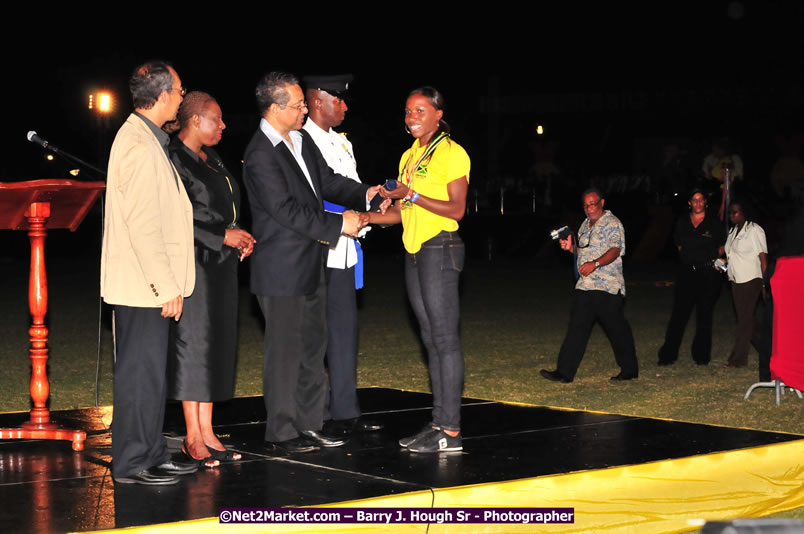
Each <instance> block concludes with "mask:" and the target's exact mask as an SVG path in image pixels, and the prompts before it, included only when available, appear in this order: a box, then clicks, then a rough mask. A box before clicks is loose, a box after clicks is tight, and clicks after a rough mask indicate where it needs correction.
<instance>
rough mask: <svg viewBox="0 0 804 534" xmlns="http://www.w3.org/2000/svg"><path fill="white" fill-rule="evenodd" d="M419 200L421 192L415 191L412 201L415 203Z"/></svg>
mask: <svg viewBox="0 0 804 534" xmlns="http://www.w3.org/2000/svg"><path fill="white" fill-rule="evenodd" d="M417 200H419V193H416V192H415V191H414V192H413V196H412V197H410V203H411V204H415V203H416V201H417Z"/></svg>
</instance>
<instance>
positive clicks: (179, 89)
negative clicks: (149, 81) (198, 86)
mask: <svg viewBox="0 0 804 534" xmlns="http://www.w3.org/2000/svg"><path fill="white" fill-rule="evenodd" d="M169 91H170V92H171V93H172V92H173V91H177V92H178V93H179V95H181V96H184V95H186V94H187V88H186V87H184V86H183V85H182V86H181V87H171V88H170V89H169Z"/></svg>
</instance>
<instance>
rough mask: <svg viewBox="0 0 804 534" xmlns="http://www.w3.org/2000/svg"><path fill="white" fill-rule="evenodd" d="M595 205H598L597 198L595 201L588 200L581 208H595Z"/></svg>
mask: <svg viewBox="0 0 804 534" xmlns="http://www.w3.org/2000/svg"><path fill="white" fill-rule="evenodd" d="M597 206H600V201H599V200H598V201H597V202H589V203H588V204H584V205H583V209H586V208H596V207H597Z"/></svg>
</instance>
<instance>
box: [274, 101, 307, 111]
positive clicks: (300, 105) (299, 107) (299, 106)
mask: <svg viewBox="0 0 804 534" xmlns="http://www.w3.org/2000/svg"><path fill="white" fill-rule="evenodd" d="M279 107H280V108H281V109H285V108H291V109H295V110H296V111H301V110H302V108H306V107H307V102H305V101H301V102H299V103H298V104H293V105H291V104H285V105H284V106H279Z"/></svg>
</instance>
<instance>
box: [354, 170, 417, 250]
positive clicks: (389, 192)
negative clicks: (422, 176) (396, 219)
mask: <svg viewBox="0 0 804 534" xmlns="http://www.w3.org/2000/svg"><path fill="white" fill-rule="evenodd" d="M407 193H408V188H407V187H406V186H405V185H404V184H402V183H400V182H397V181H396V180H388V181H387V182H385V185H384V186H383V185H374V186H371V187H369V189H368V191H366V200H367V201H369V202H370V203H371V204H372V206H374V205H375V204H376V210H374V211H377V212H379V213H381V214H383V215H385V212H386V211H387V210H388V208H389V207H390V206H391V203H392V202H393V201H394V200H395V199H400V198H405V195H407ZM376 199H381V202H379V203H377V202H376ZM369 213H370V212H357V211H355V210H346V211H344V212H343V230H342V232H341V233H343V234H345V235H348V236H352V237H358V234H360V231H361V230H362V229H363V228H365V227H366V226H368V224H369V222H370V217H369Z"/></svg>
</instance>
